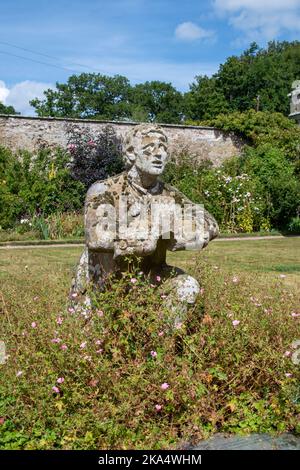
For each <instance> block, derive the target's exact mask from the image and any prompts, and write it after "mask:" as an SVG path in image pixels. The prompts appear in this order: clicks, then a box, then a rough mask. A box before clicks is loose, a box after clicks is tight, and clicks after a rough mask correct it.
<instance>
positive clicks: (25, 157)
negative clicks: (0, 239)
mask: <svg viewBox="0 0 300 470" xmlns="http://www.w3.org/2000/svg"><path fill="white" fill-rule="evenodd" d="M68 162H69V156H68V154H67V153H66V152H64V151H63V150H61V149H55V150H51V149H40V150H39V151H38V153H37V154H35V155H34V154H31V153H29V152H26V151H22V152H19V153H13V152H11V151H8V150H6V149H3V148H0V225H1V226H2V228H9V227H12V226H13V225H14V224H15V223H16V222H17V221H18V220H20V219H21V218H24V217H25V218H28V217H29V218H32V217H34V216H36V215H43V216H44V217H46V216H48V215H49V214H52V213H55V212H65V211H73V210H79V209H81V208H82V206H83V202H84V196H85V188H84V185H83V184H82V183H80V182H79V181H75V180H74V179H73V178H72V176H71V174H70V171H69V169H68Z"/></svg>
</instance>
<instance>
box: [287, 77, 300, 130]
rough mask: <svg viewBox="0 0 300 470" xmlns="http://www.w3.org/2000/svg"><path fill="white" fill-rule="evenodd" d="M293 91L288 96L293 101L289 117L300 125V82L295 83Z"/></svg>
mask: <svg viewBox="0 0 300 470" xmlns="http://www.w3.org/2000/svg"><path fill="white" fill-rule="evenodd" d="M292 89H293V90H292V92H291V93H289V94H288V96H289V97H290V99H291V101H290V114H289V117H290V118H291V119H294V120H295V121H296V122H297V123H298V124H299V125H300V80H295V81H294V82H293V84H292Z"/></svg>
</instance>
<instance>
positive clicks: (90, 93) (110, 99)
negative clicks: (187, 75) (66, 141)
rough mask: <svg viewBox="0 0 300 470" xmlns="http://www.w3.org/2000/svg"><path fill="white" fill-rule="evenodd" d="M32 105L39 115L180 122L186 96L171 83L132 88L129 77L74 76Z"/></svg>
mask: <svg viewBox="0 0 300 470" xmlns="http://www.w3.org/2000/svg"><path fill="white" fill-rule="evenodd" d="M44 95H45V99H44V100H39V99H34V100H32V101H31V105H32V106H33V107H34V108H35V109H36V112H37V114H38V115H39V116H55V117H72V118H90V119H111V120H128V119H131V120H136V121H151V122H152V121H155V122H167V123H168V122H170V123H178V122H180V120H181V117H182V95H181V93H180V92H179V91H177V90H176V89H175V88H174V87H173V86H172V85H171V84H170V83H165V82H160V81H153V82H145V83H143V84H139V85H135V86H134V87H132V86H131V85H130V83H129V81H128V79H127V78H125V77H123V76H120V75H115V76H114V77H108V76H105V75H100V74H95V73H93V74H87V73H82V74H80V75H78V76H77V75H72V76H71V77H70V78H69V79H68V81H67V83H66V84H62V83H57V84H56V90H51V89H48V90H46V91H45V92H44Z"/></svg>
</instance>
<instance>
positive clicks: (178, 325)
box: [175, 322, 183, 330]
mask: <svg viewBox="0 0 300 470" xmlns="http://www.w3.org/2000/svg"><path fill="white" fill-rule="evenodd" d="M182 325H183V323H180V322H179V323H176V324H175V328H176V330H180V328H182Z"/></svg>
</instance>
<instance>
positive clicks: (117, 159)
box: [67, 124, 125, 189]
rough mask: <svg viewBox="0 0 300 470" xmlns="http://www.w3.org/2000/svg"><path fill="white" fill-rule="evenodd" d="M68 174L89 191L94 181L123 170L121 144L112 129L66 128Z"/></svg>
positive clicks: (109, 127) (73, 126)
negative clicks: (68, 161)
mask: <svg viewBox="0 0 300 470" xmlns="http://www.w3.org/2000/svg"><path fill="white" fill-rule="evenodd" d="M67 137H68V152H69V155H70V172H71V175H72V177H73V178H74V179H75V180H77V181H80V182H81V183H83V184H84V185H85V188H86V189H88V188H89V186H90V185H91V184H93V183H94V182H95V181H98V180H103V179H106V178H108V177H109V176H113V175H116V174H118V173H121V172H122V171H123V170H124V169H125V165H124V160H123V155H122V141H121V139H120V137H118V136H117V134H116V131H115V130H114V128H113V127H112V126H105V127H104V128H103V130H102V131H101V132H92V131H91V130H90V129H88V128H86V129H79V128H78V127H77V126H76V125H73V124H69V125H68V126H67Z"/></svg>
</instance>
